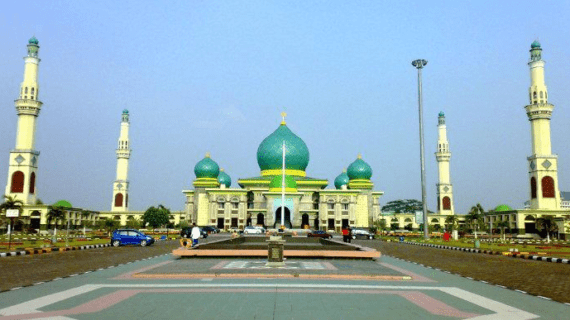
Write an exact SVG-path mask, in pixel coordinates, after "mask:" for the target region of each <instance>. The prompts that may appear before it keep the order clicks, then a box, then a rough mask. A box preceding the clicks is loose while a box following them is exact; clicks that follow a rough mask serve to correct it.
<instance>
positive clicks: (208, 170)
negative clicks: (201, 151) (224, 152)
mask: <svg viewBox="0 0 570 320" xmlns="http://www.w3.org/2000/svg"><path fill="white" fill-rule="evenodd" d="M194 174H195V175H196V178H198V179H199V178H214V179H215V178H218V175H219V174H220V167H219V166H218V164H217V163H216V161H214V160H212V159H211V158H210V154H209V153H206V156H205V157H204V159H202V160H200V161H199V162H198V163H196V166H194Z"/></svg>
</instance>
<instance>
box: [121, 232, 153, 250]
mask: <svg viewBox="0 0 570 320" xmlns="http://www.w3.org/2000/svg"><path fill="white" fill-rule="evenodd" d="M153 243H154V238H153V237H151V236H147V235H146V234H144V233H142V232H140V231H138V230H134V229H117V230H115V231H113V235H112V236H111V245H113V246H114V247H118V246H122V245H127V244H134V245H140V246H141V247H145V246H148V245H151V244H153Z"/></svg>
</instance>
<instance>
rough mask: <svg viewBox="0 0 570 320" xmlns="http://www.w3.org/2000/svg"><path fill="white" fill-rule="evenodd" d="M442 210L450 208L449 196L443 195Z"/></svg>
mask: <svg viewBox="0 0 570 320" xmlns="http://www.w3.org/2000/svg"><path fill="white" fill-rule="evenodd" d="M442 202H443V210H451V199H450V198H449V197H443V200H442Z"/></svg>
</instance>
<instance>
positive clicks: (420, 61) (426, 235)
mask: <svg viewBox="0 0 570 320" xmlns="http://www.w3.org/2000/svg"><path fill="white" fill-rule="evenodd" d="M426 64H427V61H426V60H424V59H418V60H414V61H412V66H414V67H416V69H418V105H419V108H418V112H419V114H420V116H419V120H420V162H421V167H422V170H421V171H422V209H423V213H424V238H425V239H428V238H429V233H428V217H427V202H426V162H425V159H424V117H423V113H424V112H423V108H422V68H423V67H424V66H425V65H426Z"/></svg>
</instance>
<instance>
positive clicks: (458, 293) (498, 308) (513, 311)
mask: <svg viewBox="0 0 570 320" xmlns="http://www.w3.org/2000/svg"><path fill="white" fill-rule="evenodd" d="M440 290H441V291H443V292H446V293H448V294H450V295H452V296H455V297H458V298H461V299H463V300H465V301H469V302H471V303H473V304H476V305H478V306H480V307H483V308H485V309H488V310H491V311H494V312H495V314H489V315H483V316H477V317H473V318H469V319H473V320H475V319H477V320H482V319H505V320H510V319H519V320H526V319H535V318H538V316H537V315H535V314H532V313H529V312H526V311H523V310H520V309H517V308H515V307H511V306H509V305H506V304H504V303H501V302H498V301H495V300H491V299H488V298H485V297H483V296H480V295H478V294H474V293H471V292H469V291H465V290H463V289H459V288H440Z"/></svg>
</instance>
